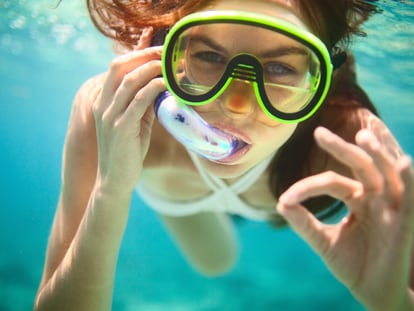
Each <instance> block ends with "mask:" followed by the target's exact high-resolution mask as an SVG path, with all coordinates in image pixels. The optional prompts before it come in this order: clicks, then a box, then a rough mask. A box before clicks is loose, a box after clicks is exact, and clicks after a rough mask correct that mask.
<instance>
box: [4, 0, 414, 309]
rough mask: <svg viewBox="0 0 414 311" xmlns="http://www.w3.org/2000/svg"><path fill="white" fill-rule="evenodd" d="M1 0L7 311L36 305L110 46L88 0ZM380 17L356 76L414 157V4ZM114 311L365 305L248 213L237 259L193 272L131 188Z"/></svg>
mask: <svg viewBox="0 0 414 311" xmlns="http://www.w3.org/2000/svg"><path fill="white" fill-rule="evenodd" d="M56 2H57V1H56V0H47V1H46V0H38V1H29V0H26V1H24V0H10V1H5V0H3V1H0V77H1V83H0V151H1V153H0V168H1V173H0V197H1V204H0V230H1V234H0V249H1V252H0V310H30V309H31V305H32V300H33V297H34V295H35V292H36V289H37V285H38V282H39V279H40V276H41V272H42V265H43V261H44V252H45V247H46V242H47V237H48V233H49V230H50V225H51V222H52V218H53V214H54V210H55V207H56V202H57V198H58V195H59V187H60V167H61V150H62V146H63V140H64V136H65V131H66V125H67V120H68V117H69V113H70V107H71V101H72V98H73V95H74V93H75V92H76V90H77V88H78V87H79V85H80V84H81V83H82V82H83V81H84V80H86V79H87V78H88V77H90V76H92V75H95V74H97V73H99V72H101V71H104V70H105V68H106V66H107V64H108V63H109V61H110V59H111V58H112V57H113V54H112V52H111V50H110V44H109V42H108V41H107V40H106V39H104V38H102V37H101V36H100V35H98V34H97V33H96V31H95V30H94V29H93V27H92V26H91V24H90V22H89V20H88V18H87V16H86V10H85V8H84V7H83V4H82V2H83V1H63V3H62V5H61V6H60V7H59V8H58V9H56V10H55V9H53V8H52V7H53V6H54V4H55V3H56ZM79 2H81V3H79ZM379 3H380V4H381V6H382V8H383V9H384V12H383V14H381V15H378V16H377V17H375V18H374V19H373V20H372V21H371V22H370V23H369V24H367V26H366V30H367V32H368V35H369V36H368V38H367V39H366V40H364V41H363V42H362V40H359V39H358V40H357V41H356V42H355V48H354V50H355V54H356V56H357V61H358V74H359V77H360V82H361V84H362V85H363V86H364V87H365V89H366V90H367V91H368V93H369V94H370V96H371V97H372V99H373V100H374V102H375V103H376V104H377V106H378V108H379V110H380V111H381V114H382V116H383V118H384V119H385V121H386V122H387V124H388V125H389V127H390V128H391V129H392V131H393V132H394V133H395V135H396V136H397V138H398V139H399V141H400V142H401V144H402V146H403V147H404V149H405V150H406V152H407V153H409V154H411V155H414V143H413V138H412V127H413V125H414V120H413V116H414V103H413V101H414V96H413V95H414V1H383V2H381V1H380V2H379ZM133 204H134V208H133V209H132V213H131V217H130V222H129V224H128V228H127V232H126V234H125V239H124V241H123V245H122V249H121V253H120V259H119V266H118V270H117V277H116V288H115V293H114V310H117V311H118V310H119V311H121V310H136V309H137V308H138V307H141V308H142V309H143V310H166V309H167V308H168V310H171V311H173V310H270V309H277V310H288V311H289V310H311V311H313V310H338V311H342V310H343V311H359V310H363V308H362V307H361V306H360V305H359V304H358V303H357V302H356V301H355V300H354V299H353V298H352V297H351V296H350V295H349V293H348V292H347V290H346V289H345V288H344V287H343V286H341V285H340V284H339V283H338V282H337V281H336V280H335V279H334V278H332V277H331V275H330V273H329V272H328V271H327V270H326V268H325V267H324V265H323V264H322V263H321V261H320V260H319V258H318V257H317V256H316V255H314V254H313V253H312V252H311V251H310V250H309V249H308V247H307V246H306V245H305V244H304V243H303V242H302V241H301V240H300V239H299V238H298V237H296V235H295V234H294V233H292V232H291V231H290V230H282V231H272V230H271V229H269V228H267V227H266V226H263V225H260V224H256V223H250V222H243V223H242V224H240V226H239V227H238V230H239V232H240V236H241V242H242V252H241V258H240V261H239V262H238V265H237V266H236V268H235V269H234V270H233V271H232V272H231V273H229V274H228V275H226V276H224V277H220V278H213V279H206V278H203V277H201V276H199V275H197V274H196V273H194V272H193V271H192V270H191V269H190V268H189V267H188V266H187V264H186V263H185V261H184V260H183V259H182V257H181V256H180V254H179V253H178V252H177V250H176V249H175V248H174V246H173V244H172V243H171V241H170V239H169V238H168V236H167V235H166V233H165V232H164V230H163V228H162V227H161V226H160V224H159V223H158V221H157V219H156V217H155V215H154V214H153V213H152V211H150V210H149V209H148V208H147V207H146V206H144V204H143V203H142V202H141V201H140V199H139V198H138V197H134V200H133Z"/></svg>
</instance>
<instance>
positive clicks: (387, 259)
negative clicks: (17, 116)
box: [35, 0, 414, 311]
mask: <svg viewBox="0 0 414 311" xmlns="http://www.w3.org/2000/svg"><path fill="white" fill-rule="evenodd" d="M282 2H283V5H281V4H282ZM282 2H280V3H278V1H271V2H266V1H259V2H257V3H256V2H255V5H254V8H253V7H251V5H249V2H247V1H246V2H240V1H234V0H227V1H224V0H221V1H215V3H214V5H216V6H217V8H224V7H236V8H240V6H242V7H243V8H244V9H247V10H257V11H258V12H260V11H264V12H266V13H269V12H276V13H274V14H281V15H283V17H284V18H286V19H289V20H290V21H291V22H294V23H297V24H298V25H299V26H301V27H306V26H305V25H304V23H302V21H301V20H300V18H299V17H297V16H296V15H294V14H293V13H291V12H290V11H289V10H288V8H289V5H290V6H292V4H290V2H286V1H282ZM292 8H294V6H293V7H292ZM270 9H271V10H270ZM150 40H151V30H147V31H146V32H145V33H144V35H143V37H142V39H141V41H140V43H139V45H138V47H137V50H136V51H133V52H131V53H129V54H126V55H122V56H120V57H117V58H116V59H115V60H114V61H113V62H112V63H111V65H110V67H109V69H108V71H107V72H106V73H105V74H103V75H101V76H99V77H96V78H93V79H91V80H89V81H87V82H86V83H85V84H84V85H83V87H82V88H81V89H80V90H79V92H78V94H77V96H76V98H75V100H74V104H73V109H72V114H71V118H70V122H69V127H68V132H67V137H66V142H65V148H64V157H63V160H64V161H63V167H62V189H61V194H60V199H59V204H58V208H57V211H56V215H55V220H54V223H53V227H52V232H51V235H50V240H49V245H48V250H47V258H46V263H45V268H44V274H43V278H42V281H41V284H40V287H39V292H38V295H37V297H36V303H35V310H65V309H68V310H88V311H91V310H100V311H102V310H110V309H111V303H112V291H113V283H114V275H115V268H116V261H117V256H118V252H119V247H120V244H121V241H122V237H123V234H124V230H125V226H126V223H127V221H128V213H129V209H130V200H131V196H132V193H133V191H134V188H135V186H136V184H137V183H138V182H143V183H145V184H146V186H148V187H150V188H151V189H153V190H154V191H156V192H157V193H158V194H159V195H160V196H162V197H164V198H166V199H170V200H187V201H191V200H197V199H198V198H202V197H204V196H206V195H208V193H209V192H210V190H209V189H208V187H207V186H206V185H205V184H204V182H203V181H202V179H201V177H200V176H198V174H197V171H196V169H195V167H194V166H193V164H192V161H191V160H190V158H189V156H188V153H187V152H186V150H185V149H184V148H183V146H181V145H180V144H179V143H177V142H176V141H175V140H174V139H172V138H171V137H170V136H169V135H168V133H166V132H165V130H164V129H163V128H162V127H161V126H160V125H159V124H158V123H157V122H156V121H154V112H153V106H152V105H153V102H154V99H155V97H156V96H157V95H158V94H159V93H160V92H161V91H163V90H164V89H165V85H164V82H163V80H162V79H160V78H156V77H157V76H159V75H160V74H161V62H160V58H161V48H160V47H149V48H148V46H149V45H150ZM244 91H245V90H244ZM234 94H235V95H234V96H238V92H236V91H235V92H234ZM229 96H230V95H229ZM229 98H230V97H229ZM239 98H240V96H239ZM243 98H244V97H243ZM232 102H236V104H235V105H233V106H232ZM246 104H252V103H246ZM226 107H227V109H228V110H229V111H230V112H232V113H236V112H237V109H241V108H243V105H240V101H239V100H238V101H235V100H234V99H233V100H231V99H230V100H229V102H228V105H227V106H226ZM236 108H237V109H236ZM203 109H204V110H202V109H201V110H200V113H201V114H204V115H203V116H204V117H206V118H212V119H210V120H209V121H212V120H213V119H217V121H218V122H224V121H228V119H224V120H223V118H228V116H223V114H220V115H218V114H217V111H215V110H214V109H212V108H211V107H204V108H203ZM255 111H256V113H255V114H254V118H256V119H254V118H253V119H252V118H240V119H236V121H234V120H233V121H232V122H235V123H234V126H235V127H239V126H242V125H243V127H242V128H248V130H246V132H245V133H244V135H247V136H249V137H250V138H251V139H252V145H253V146H252V148H251V150H249V152H248V153H247V154H246V155H245V156H243V157H241V158H240V159H238V160H237V161H236V162H235V163H230V164H226V165H223V164H218V163H213V162H209V161H206V160H202V165H203V166H204V167H205V169H207V170H208V171H210V172H211V173H213V174H216V175H217V176H219V177H221V178H223V179H224V180H225V181H226V182H228V183H231V182H233V181H234V180H236V179H237V178H238V177H240V176H242V175H243V174H244V173H245V172H246V171H247V170H248V169H249V168H251V167H253V166H254V165H255V164H257V163H259V162H260V161H262V160H263V159H264V158H265V157H266V155H269V154H271V153H272V152H275V151H276V150H277V149H278V148H279V147H280V145H282V144H283V143H284V142H285V141H286V140H287V139H288V138H289V137H290V135H291V134H292V133H293V131H294V130H295V125H284V124H278V123H276V122H275V121H272V122H269V121H266V122H265V123H263V122H260V121H261V120H262V119H261V118H262V115H261V112H260V111H257V110H255ZM357 116H358V117H357V118H356V119H350V122H349V124H348V125H347V128H346V129H342V133H343V134H344V136H346V135H347V133H348V131H349V132H352V131H353V130H355V131H357V129H359V128H360V127H362V128H363V129H362V130H360V131H359V132H358V134H357V136H356V144H350V143H348V142H345V141H344V140H343V139H342V138H340V137H339V136H338V135H336V134H334V133H331V132H329V131H328V130H327V129H324V128H318V129H317V130H316V131H315V139H316V142H317V143H318V145H319V147H320V148H321V150H324V151H326V152H327V153H328V154H329V155H331V160H329V161H328V162H324V163H323V164H322V163H319V162H318V159H319V158H320V157H319V156H318V155H319V154H318V153H317V152H316V153H315V154H316V156H315V159H313V161H312V163H313V164H314V166H315V167H321V166H323V167H322V168H323V169H322V171H323V172H322V173H318V174H315V175H312V176H311V177H308V178H305V179H303V180H300V181H299V182H297V183H296V184H294V185H293V186H292V187H291V188H290V189H288V190H287V191H286V192H285V193H284V194H283V195H282V196H281V197H280V198H279V200H278V202H276V200H275V198H273V196H272V194H271V191H270V189H268V186H267V180H268V174H269V172H268V171H266V172H265V173H264V174H263V176H261V177H260V178H259V179H258V181H257V182H256V183H255V184H254V185H253V186H252V187H251V188H250V189H249V190H248V191H246V192H245V193H243V194H242V199H243V200H245V201H246V202H247V203H248V204H251V205H253V206H257V207H258V208H265V209H269V210H271V209H273V210H274V209H275V208H276V211H277V212H278V213H280V214H281V215H282V216H284V217H285V218H286V220H287V221H288V223H289V224H290V225H291V227H292V229H293V230H295V231H296V232H297V233H298V234H299V235H300V236H301V237H302V238H303V239H304V240H305V241H306V242H308V243H309V245H310V246H311V247H312V248H313V249H314V250H315V252H317V253H318V254H319V255H320V256H321V258H323V260H324V261H325V263H326V265H327V266H328V268H329V269H330V270H331V271H332V273H333V275H335V277H336V278H337V279H338V280H339V281H340V282H342V283H343V284H344V285H345V286H347V287H348V288H349V290H350V291H351V292H352V294H353V295H354V296H355V297H356V298H357V299H358V300H359V301H360V302H361V303H362V304H363V305H364V306H365V307H366V308H367V310H393V311H395V310H412V309H414V302H413V301H414V299H413V292H412V290H411V288H410V271H411V264H412V263H411V252H412V245H413V236H414V210H413V205H414V173H413V170H412V166H411V162H410V159H409V158H408V157H407V156H404V155H401V153H400V151H399V148H398V144H397V142H396V141H395V139H394V138H393V137H392V135H391V134H390V133H389V131H388V130H387V128H386V127H385V125H384V124H383V123H382V122H381V121H380V120H378V119H377V118H376V117H374V116H373V115H372V114H370V113H369V112H368V111H367V110H365V109H361V110H360V111H359V113H358V115H357ZM331 117H332V118H335V114H332V115H331ZM255 120H256V121H255ZM338 132H341V129H339V130H338ZM259 134H260V135H259ZM166 137H168V139H166ZM270 137H272V139H273V140H274V142H273V141H272V140H271V139H270ZM275 137H277V139H275ZM269 141H272V143H270V144H269V143H267V144H266V143H265V142H269ZM172 180H173V181H174V182H173V183H172V182H171V181H172ZM319 194H329V195H331V196H333V197H336V198H338V199H341V200H343V201H345V203H346V204H347V205H348V207H349V210H350V214H349V216H347V217H345V218H344V219H343V220H342V221H341V222H340V223H338V224H336V225H324V224H322V223H320V222H319V221H318V220H316V219H315V218H314V217H313V216H312V215H311V214H310V213H309V212H307V211H306V210H305V209H304V208H303V206H302V205H301V204H300V202H302V201H303V200H304V199H306V198H309V197H313V196H316V195H319ZM161 219H162V221H163V222H164V224H165V226H166V228H167V229H168V230H169V231H170V233H171V235H172V237H173V238H174V240H175V241H176V243H177V245H178V247H179V248H180V249H181V250H182V252H183V254H184V255H185V257H186V258H187V259H188V261H189V262H190V264H192V265H193V266H194V268H195V269H196V270H198V271H200V272H201V273H203V274H205V275H217V274H221V273H224V272H225V271H228V270H229V269H230V268H231V267H232V265H233V264H234V262H235V260H236V259H237V253H238V247H237V239H236V237H235V233H234V230H233V227H232V223H231V222H230V220H229V218H228V216H227V215H225V214H219V213H212V212H210V213H201V214H197V215H194V216H188V217H182V218H172V217H166V216H161ZM200 245H202V247H200ZM411 284H412V282H411Z"/></svg>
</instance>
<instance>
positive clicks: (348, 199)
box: [279, 171, 363, 213]
mask: <svg viewBox="0 0 414 311" xmlns="http://www.w3.org/2000/svg"><path fill="white" fill-rule="evenodd" d="M362 192H363V186H362V184H361V183H360V182H358V181H356V180H353V179H351V178H347V177H344V176H342V175H339V174H337V173H335V172H331V171H329V172H324V173H321V174H318V175H314V176H310V177H307V178H304V179H302V180H300V181H298V182H296V183H295V184H293V185H292V186H291V187H290V188H289V189H288V190H286V191H285V192H284V193H283V194H282V195H281V196H280V198H279V201H280V202H281V203H283V204H285V205H295V204H300V203H301V202H304V201H306V200H307V199H310V198H313V197H317V196H321V195H328V196H331V197H333V198H336V199H338V200H340V201H343V202H344V203H345V204H346V205H347V206H349V208H350V209H351V211H352V212H354V213H361V209H360V208H358V206H359V205H356V204H355V200H356V199H358V198H359V197H360V195H361V194H362Z"/></svg>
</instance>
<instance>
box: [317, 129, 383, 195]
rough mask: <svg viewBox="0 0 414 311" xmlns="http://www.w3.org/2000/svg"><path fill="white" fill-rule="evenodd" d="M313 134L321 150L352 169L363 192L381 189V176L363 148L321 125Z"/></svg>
mask: <svg viewBox="0 0 414 311" xmlns="http://www.w3.org/2000/svg"><path fill="white" fill-rule="evenodd" d="M314 135H315V139H316V142H317V143H318V145H319V146H320V147H321V148H322V149H323V150H325V151H326V152H328V153H329V154H330V155H332V156H333V157H334V158H335V159H336V160H338V161H339V162H341V163H342V164H344V165H346V166H348V167H349V168H350V169H351V170H352V173H353V174H354V176H355V178H356V179H358V180H359V181H361V183H362V184H363V185H364V189H365V192H374V193H375V192H378V191H379V189H382V185H383V177H382V175H381V173H380V172H379V171H378V169H377V167H376V166H375V163H374V161H373V159H372V158H371V156H370V155H369V154H367V153H366V152H365V151H364V150H363V149H361V148H360V147H359V146H357V145H354V144H351V143H348V142H346V141H344V140H343V139H342V138H340V137H339V136H337V135H335V134H333V133H332V132H331V131H329V130H328V129H326V128H323V127H318V128H317V129H316V130H315V133H314Z"/></svg>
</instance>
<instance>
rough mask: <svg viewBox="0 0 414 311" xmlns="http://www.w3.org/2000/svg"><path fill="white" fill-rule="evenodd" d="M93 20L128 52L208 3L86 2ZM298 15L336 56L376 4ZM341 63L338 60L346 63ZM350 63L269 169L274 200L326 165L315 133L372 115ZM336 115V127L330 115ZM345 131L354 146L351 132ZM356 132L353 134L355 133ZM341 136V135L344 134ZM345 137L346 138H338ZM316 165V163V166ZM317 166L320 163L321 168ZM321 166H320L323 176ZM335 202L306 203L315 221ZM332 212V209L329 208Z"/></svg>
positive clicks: (314, 3)
mask: <svg viewBox="0 0 414 311" xmlns="http://www.w3.org/2000/svg"><path fill="white" fill-rule="evenodd" d="M86 1H87V7H88V10H89V14H90V16H91V19H92V21H93V23H94V24H95V26H96V27H97V29H98V30H99V31H100V32H102V33H103V34H104V35H105V36H107V37H109V38H111V39H113V40H115V41H116V42H118V43H120V44H121V45H123V46H125V47H127V48H131V47H133V46H134V45H136V44H137V42H138V40H139V38H140V35H141V32H142V31H143V29H145V28H146V27H153V29H154V36H155V38H156V39H157V40H158V39H159V38H158V37H161V39H160V40H158V41H159V42H160V43H162V37H163V36H164V35H165V33H166V32H167V31H168V29H169V28H170V27H171V26H172V25H173V24H174V23H175V22H176V21H177V20H179V19H180V18H182V17H183V16H185V15H188V14H190V13H192V12H194V11H197V10H199V9H201V8H202V7H205V6H207V5H208V4H210V3H211V1H212V0H137V1H128V0H86ZM294 1H295V3H296V4H297V7H298V9H299V13H300V15H301V16H302V17H303V18H304V20H305V22H306V23H307V24H308V27H309V28H310V29H311V31H312V32H313V33H315V34H316V35H317V36H318V37H319V38H320V39H321V40H322V41H323V42H324V43H325V45H326V46H327V48H328V49H329V50H330V51H331V54H332V55H334V54H335V53H336V51H337V50H338V46H342V47H346V46H347V44H348V43H349V41H350V39H351V38H352V36H354V35H364V32H363V31H362V29H361V25H362V24H363V22H364V21H366V20H367V19H368V18H369V17H370V16H371V15H372V14H373V13H375V12H377V11H378V10H377V8H376V6H375V5H374V4H373V2H374V1H368V0H365V1H364V0H335V1H332V0H294ZM344 60H345V58H343V59H342V61H344ZM352 66H353V63H352V58H351V59H348V61H347V63H345V65H344V66H343V67H342V68H340V69H339V70H338V71H337V74H336V76H335V78H334V79H333V83H332V87H331V90H330V92H329V94H328V97H327V99H326V101H325V103H324V105H322V107H321V108H320V109H319V111H318V112H317V113H316V114H315V115H314V116H313V117H312V118H310V119H309V120H307V121H304V122H301V123H300V124H298V127H297V129H296V131H295V133H294V134H293V135H292V137H290V138H289V140H288V141H287V142H286V143H285V144H284V145H283V146H282V147H281V149H280V150H279V151H278V153H277V154H276V156H275V157H274V159H273V161H272V164H271V168H270V169H271V173H270V178H269V186H270V189H271V191H272V192H273V195H274V196H275V197H276V198H278V197H279V196H280V195H281V194H282V193H283V192H284V191H285V190H286V189H287V188H288V187H289V186H291V185H292V184H293V183H295V182H296V181H298V180H300V179H301V178H303V177H305V176H309V175H311V174H315V173H318V171H317V170H315V168H314V167H313V163H311V161H312V159H314V158H315V157H316V158H318V161H319V162H324V161H325V162H326V161H328V155H327V154H325V153H323V152H322V151H321V150H319V149H318V148H317V147H316V144H315V141H314V139H313V130H314V129H315V128H316V126H318V125H323V126H325V127H327V128H329V129H331V130H332V131H334V132H337V133H338V132H343V131H341V130H340V129H341V128H343V127H344V126H345V127H346V124H347V122H350V120H357V114H358V110H359V109H360V108H361V107H365V108H367V109H369V110H370V111H372V112H373V113H375V114H376V110H375V107H374V106H373V104H372V103H371V101H370V100H369V98H368V96H367V95H366V94H365V92H364V91H363V90H362V89H361V88H360V87H359V86H358V84H357V82H356V77H355V72H354V71H353V70H352ZM333 112H334V114H335V122H333V121H331V119H332V118H330V115H331V114H332V113H333ZM352 130H354V129H349V131H348V132H347V135H346V136H348V137H345V139H347V140H348V141H351V142H353V137H354V134H355V133H350V132H352ZM354 131H355V130H354ZM342 134H344V133H342ZM342 136H344V135H342ZM319 162H318V163H319ZM319 165H320V163H319ZM322 170H323V167H321V171H322ZM336 203H337V202H335V200H334V199H332V198H329V197H326V196H323V197H318V198H315V199H311V200H308V201H307V202H304V204H305V206H306V207H307V208H308V209H309V210H310V211H311V212H312V213H314V214H316V215H317V216H319V218H321V219H323V218H327V217H328V216H330V215H331V214H334V213H336V212H338V209H339V208H340V207H341V205H340V204H336ZM332 207H333V208H332ZM272 223H273V224H275V225H276V226H281V225H283V224H284V223H285V222H284V220H283V219H282V218H281V217H275V219H274V220H273V221H272Z"/></svg>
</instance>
